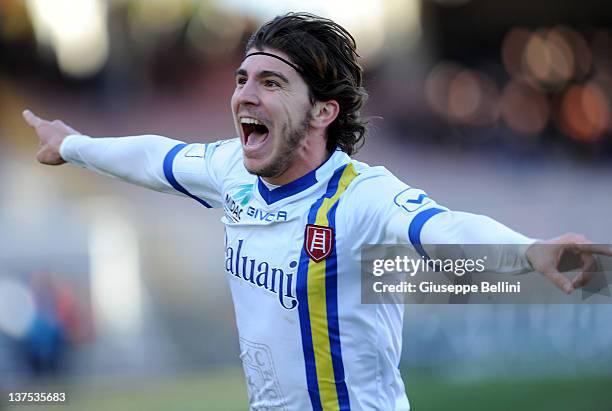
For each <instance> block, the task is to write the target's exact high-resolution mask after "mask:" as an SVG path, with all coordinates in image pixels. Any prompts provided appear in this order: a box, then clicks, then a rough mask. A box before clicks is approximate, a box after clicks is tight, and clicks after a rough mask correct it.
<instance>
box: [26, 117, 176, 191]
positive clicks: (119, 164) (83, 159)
mask: <svg viewBox="0 0 612 411" xmlns="http://www.w3.org/2000/svg"><path fill="white" fill-rule="evenodd" d="M23 117H24V119H25V120H26V121H27V123H28V124H30V125H31V126H32V127H33V128H34V129H35V131H36V134H37V135H38V138H39V140H40V144H39V148H38V152H37V154H36V159H37V160H38V161H39V162H40V163H42V164H46V165H60V164H64V163H66V162H69V163H72V164H75V165H78V166H81V167H84V168H87V169H89V170H92V171H95V172H97V173H100V174H104V175H107V176H110V177H114V178H118V179H120V180H123V181H126V182H129V183H132V184H136V185H139V186H142V187H146V188H150V189H153V190H156V191H164V192H170V193H176V191H175V189H174V188H173V186H172V185H171V184H170V183H169V182H168V181H167V179H166V178H165V176H164V170H163V160H164V158H165V156H166V154H167V153H168V152H169V151H170V150H171V149H172V148H173V147H175V146H176V145H177V144H180V143H181V142H180V141H176V140H172V139H169V138H167V137H162V136H155V135H145V136H134V137H120V138H112V137H109V138H91V137H88V136H85V135H82V134H81V133H79V132H78V131H76V130H74V129H73V128H71V127H70V126H67V125H66V124H64V123H63V122H62V121H60V120H54V121H47V120H44V119H42V118H40V117H38V116H36V115H35V114H34V113H32V112H31V111H29V110H26V111H24V113H23Z"/></svg>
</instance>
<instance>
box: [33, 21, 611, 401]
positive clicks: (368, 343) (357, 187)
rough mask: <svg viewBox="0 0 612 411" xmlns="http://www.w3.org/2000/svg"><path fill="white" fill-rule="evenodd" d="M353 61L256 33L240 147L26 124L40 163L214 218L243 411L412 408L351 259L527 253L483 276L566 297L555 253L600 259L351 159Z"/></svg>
mask: <svg viewBox="0 0 612 411" xmlns="http://www.w3.org/2000/svg"><path fill="white" fill-rule="evenodd" d="M357 57H358V56H357V53H356V46H355V42H354V40H353V38H352V37H351V35H350V34H349V33H348V32H347V31H346V30H344V29H343V28H342V27H340V26H339V25H337V24H336V23H334V22H332V21H330V20H327V19H323V18H320V17H317V16H313V15H309V14H294V13H292V14H287V15H285V16H280V17H277V18H275V19H274V20H272V21H270V22H268V23H267V24H265V25H264V26H262V27H261V28H260V29H259V30H258V31H257V32H256V33H255V34H254V35H253V36H252V37H251V39H250V40H249V41H248V44H247V46H246V55H245V58H244V60H243V61H242V64H241V65H240V67H239V68H238V70H237V71H236V89H235V92H234V94H233V96H232V99H231V109H232V113H233V116H234V123H235V126H236V131H237V133H238V136H239V138H238V139H233V140H226V141H220V142H217V143H212V144H184V143H181V142H178V141H174V140H171V139H168V138H165V137H160V136H136V137H123V138H95V139H94V138H90V137H88V136H84V135H81V134H80V133H78V132H76V131H75V130H73V129H71V128H70V127H68V126H66V125H65V124H63V123H62V122H60V121H57V120H56V121H52V122H48V121H46V120H43V119H41V118H39V117H37V116H35V115H34V114H32V113H31V112H29V111H26V112H24V117H25V119H26V121H27V122H28V123H29V124H30V125H31V126H33V127H34V128H35V130H36V132H37V134H38V136H39V139H40V149H39V151H38V154H37V159H38V161H40V162H41V163H43V164H50V165H57V164H63V163H65V162H70V163H72V164H76V165H80V166H83V167H86V168H88V169H90V170H94V171H97V172H100V173H104V174H107V175H111V176H114V177H117V178H120V179H122V180H125V181H128V182H132V183H134V184H138V185H141V186H145V187H149V188H151V189H154V190H158V191H163V192H168V193H175V194H182V195H185V196H188V197H191V198H192V199H194V200H196V201H198V202H199V203H200V204H202V205H203V206H205V207H223V208H224V211H225V216H224V217H223V219H222V221H223V223H224V224H225V227H226V230H225V231H226V238H225V244H226V245H225V269H226V271H227V274H228V276H227V278H228V281H229V283H230V287H231V292H232V298H233V300H234V305H235V310H236V317H237V324H238V331H239V334H240V347H241V354H240V356H241V359H242V361H243V365H244V370H245V374H246V377H247V383H248V388H249V398H250V406H251V409H266V410H267V409H274V410H277V409H278V410H308V409H313V410H322V409H324V410H349V409H351V410H373V409H376V410H408V409H409V403H408V399H407V397H406V394H405V390H404V385H403V382H402V379H401V376H400V374H399V370H398V364H399V359H400V353H401V328H402V320H403V307H401V306H399V305H393V304H388V305H383V304H378V305H376V304H372V305H367V304H362V303H361V301H360V297H361V291H360V277H359V275H360V274H359V273H360V266H359V259H360V250H361V246H362V245H365V244H397V243H405V244H412V245H413V246H414V248H415V249H416V250H417V251H418V252H419V254H421V255H424V256H427V252H426V250H425V249H424V248H423V246H422V244H436V243H440V244H444V243H457V244H466V243H476V244H524V245H525V246H524V247H522V248H520V247H519V248H515V249H514V251H512V250H509V249H507V248H504V247H501V246H491V247H490V250H488V252H489V254H490V255H491V256H492V257H494V258H492V259H491V260H493V261H495V263H491V264H492V267H490V268H491V269H495V270H498V271H506V272H507V271H512V270H515V271H520V270H528V269H531V267H533V268H535V269H536V270H538V271H540V272H542V273H543V274H545V275H546V276H547V277H548V278H549V279H550V280H551V281H552V282H554V283H555V284H556V285H557V286H558V287H560V288H561V289H562V290H564V291H565V292H568V293H569V292H571V290H572V289H573V288H574V287H578V286H581V285H582V284H583V283H584V282H585V281H586V280H587V277H586V274H585V273H581V274H580V275H579V276H578V277H576V278H575V279H574V280H569V279H566V278H565V277H564V276H563V275H561V274H559V273H558V271H557V262H558V257H559V256H560V255H561V253H562V252H563V251H564V250H565V249H572V250H577V251H578V252H580V253H582V256H583V259H584V261H585V266H586V264H587V263H588V262H589V261H591V260H592V259H593V255H592V254H593V253H597V252H599V253H605V254H608V255H612V250H610V249H608V248H605V247H601V246H596V245H592V244H590V243H589V242H588V241H587V240H585V239H584V238H582V237H580V236H577V235H573V234H568V235H565V236H562V237H559V238H557V239H554V240H551V241H550V242H549V243H551V244H556V246H554V247H538V246H537V245H536V246H534V245H532V244H533V243H534V240H530V239H528V238H526V237H524V236H523V235H521V234H518V233H516V232H514V231H512V230H510V229H508V228H507V227H505V226H503V225H501V224H500V223H498V222H496V221H494V220H491V219H490V218H487V217H483V216H477V215H473V214H469V213H462V212H453V211H450V210H448V209H446V208H444V207H441V206H439V205H437V204H436V203H435V202H434V201H433V200H431V199H429V198H428V197H427V195H426V194H425V193H424V192H423V191H421V190H418V189H415V188H412V187H409V186H408V185H406V184H404V183H403V182H401V181H399V180H398V179H397V178H395V177H394V176H393V175H392V174H390V173H389V172H388V171H387V170H386V169H384V168H382V167H370V166H368V165H366V164H363V163H360V162H357V161H354V160H352V159H351V158H350V157H349V156H350V155H351V154H353V153H354V152H355V150H356V149H357V147H358V146H359V144H360V143H361V142H362V141H363V138H364V135H365V123H364V122H363V121H362V119H361V118H360V116H359V110H360V108H361V107H362V105H363V103H364V100H365V97H366V93H365V91H364V89H363V87H362V70H361V67H360V66H359V65H358V63H357ZM408 204H409V205H410V207H408V206H407V205H408ZM530 245H531V246H530ZM517 250H518V251H517ZM512 253H514V254H512Z"/></svg>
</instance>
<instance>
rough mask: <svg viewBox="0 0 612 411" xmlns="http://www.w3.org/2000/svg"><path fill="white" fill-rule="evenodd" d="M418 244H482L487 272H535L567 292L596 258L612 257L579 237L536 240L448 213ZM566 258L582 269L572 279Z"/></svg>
mask: <svg viewBox="0 0 612 411" xmlns="http://www.w3.org/2000/svg"><path fill="white" fill-rule="evenodd" d="M418 241H419V242H420V243H422V244H460V245H468V244H481V245H483V246H484V247H486V255H487V257H488V264H487V265H488V267H487V269H490V270H493V271H498V272H506V273H508V272H521V271H529V270H535V271H538V272H540V273H542V274H543V275H545V276H546V277H547V278H548V279H549V280H550V281H551V282H553V283H554V284H555V285H556V286H557V287H559V288H560V289H561V290H563V291H564V292H566V293H571V292H572V290H574V289H575V288H578V287H581V286H583V285H585V284H586V283H587V282H588V281H589V279H590V274H589V273H591V272H593V271H594V270H595V267H596V266H597V265H596V259H595V257H596V255H598V254H601V255H609V256H612V247H610V246H607V245H599V244H593V243H592V242H591V241H589V240H587V239H586V238H584V237H583V236H581V235H578V234H569V233H568V234H564V235H561V236H559V237H556V238H553V239H549V240H543V241H536V240H535V239H532V238H529V237H526V236H524V235H522V234H520V233H517V232H516V231H514V230H512V229H510V228H508V227H506V226H505V225H503V224H501V223H499V222H497V221H495V220H493V219H492V218H489V217H486V216H482V215H476V214H471V213H464V212H458V211H447V210H445V211H444V212H440V213H437V214H436V215H433V216H432V217H431V218H429V219H428V220H427V221H426V222H424V223H423V225H422V227H421V230H420V233H419V238H418ZM426 248H427V247H426ZM434 248H435V247H434ZM465 249H466V250H469V249H470V247H469V246H466V247H465ZM479 250H480V251H482V248H481V247H479ZM564 255H572V256H573V257H574V260H575V261H574V262H575V264H574V267H580V272H579V274H578V275H577V276H576V277H574V278H573V279H569V278H567V277H565V276H564V275H563V274H561V273H560V270H561V267H560V265H561V262H562V259H563V258H562V257H563V256H564Z"/></svg>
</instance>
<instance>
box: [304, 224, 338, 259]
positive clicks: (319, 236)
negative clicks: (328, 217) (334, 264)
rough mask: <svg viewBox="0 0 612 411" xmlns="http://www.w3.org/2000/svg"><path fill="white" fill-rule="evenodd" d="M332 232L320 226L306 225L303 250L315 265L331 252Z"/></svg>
mask: <svg viewBox="0 0 612 411" xmlns="http://www.w3.org/2000/svg"><path fill="white" fill-rule="evenodd" d="M333 236H334V230H333V229H331V228H329V227H323V226H320V225H314V224H308V225H306V235H305V236H304V237H305V238H304V250H305V251H306V254H308V257H310V258H311V259H312V260H313V261H314V262H315V263H318V262H319V261H322V260H324V259H326V258H327V257H328V256H329V254H330V253H331V250H332V245H333V241H334V240H333Z"/></svg>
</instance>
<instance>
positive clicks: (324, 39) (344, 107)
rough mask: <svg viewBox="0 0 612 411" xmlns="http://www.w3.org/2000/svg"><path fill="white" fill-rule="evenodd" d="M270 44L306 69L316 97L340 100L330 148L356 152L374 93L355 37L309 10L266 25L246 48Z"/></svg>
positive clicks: (329, 138) (329, 135) (303, 72)
mask: <svg viewBox="0 0 612 411" xmlns="http://www.w3.org/2000/svg"><path fill="white" fill-rule="evenodd" d="M264 47H268V48H271V49H275V50H279V51H282V52H283V53H285V54H286V55H287V56H289V58H290V59H291V60H292V62H293V63H294V64H296V65H297V66H298V67H299V68H300V74H301V75H302V77H303V78H304V81H305V82H306V84H308V87H309V90H310V101H311V103H312V104H314V103H315V102H316V101H328V100H336V101H337V102H338V105H339V106H340V112H339V114H338V117H337V118H336V119H335V120H334V121H333V122H332V123H331V124H330V125H329V126H328V128H327V149H328V150H329V151H333V150H335V149H336V148H340V150H342V151H344V152H345V153H347V154H348V155H352V154H354V153H355V152H357V150H358V149H359V148H361V146H363V143H364V139H365V135H366V124H367V122H366V121H365V120H363V119H362V118H361V116H360V113H359V110H360V109H361V107H362V106H363V104H364V103H365V101H366V99H367V97H368V93H367V92H366V91H365V89H364V88H363V85H362V84H363V69H362V68H361V66H360V65H359V63H357V58H358V57H359V55H358V54H357V51H356V44H355V39H354V38H353V36H351V34H350V33H349V32H348V31H346V30H345V29H344V28H343V27H342V26H340V25H339V24H337V23H334V22H333V21H331V20H329V19H326V18H322V17H319V16H315V15H313V14H309V13H288V14H285V15H283V16H278V17H276V18H274V19H273V20H271V21H269V22H267V23H266V24H264V25H263V26H262V27H261V28H260V29H259V30H257V32H256V33H255V34H253V35H252V36H251V37H250V38H249V40H248V41H247V44H246V52H248V51H249V50H251V49H253V48H255V49H259V50H263V48H264Z"/></svg>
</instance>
